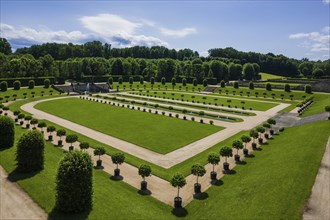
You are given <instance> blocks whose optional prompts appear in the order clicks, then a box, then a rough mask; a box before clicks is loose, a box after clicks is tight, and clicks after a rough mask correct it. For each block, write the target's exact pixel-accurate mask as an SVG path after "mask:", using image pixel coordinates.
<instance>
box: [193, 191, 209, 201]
mask: <svg viewBox="0 0 330 220" xmlns="http://www.w3.org/2000/svg"><path fill="white" fill-rule="evenodd" d="M207 198H209V194H207V193H206V192H202V193H196V194H194V199H198V200H205V199H207Z"/></svg>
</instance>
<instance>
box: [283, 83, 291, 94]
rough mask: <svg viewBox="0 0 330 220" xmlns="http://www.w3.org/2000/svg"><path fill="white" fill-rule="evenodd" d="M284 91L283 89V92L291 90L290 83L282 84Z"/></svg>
mask: <svg viewBox="0 0 330 220" xmlns="http://www.w3.org/2000/svg"><path fill="white" fill-rule="evenodd" d="M284 91H285V92H290V91H291V89H290V85H289V84H285V85H284Z"/></svg>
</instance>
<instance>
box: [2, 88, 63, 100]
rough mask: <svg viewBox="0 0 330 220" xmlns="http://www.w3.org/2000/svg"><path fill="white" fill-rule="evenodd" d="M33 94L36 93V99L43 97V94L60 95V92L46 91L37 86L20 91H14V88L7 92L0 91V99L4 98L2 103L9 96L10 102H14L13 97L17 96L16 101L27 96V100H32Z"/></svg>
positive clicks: (50, 89) (48, 89) (49, 89)
mask: <svg viewBox="0 0 330 220" xmlns="http://www.w3.org/2000/svg"><path fill="white" fill-rule="evenodd" d="M32 92H33V93H34V96H35V97H37V96H41V95H42V94H43V95H45V96H47V95H50V94H51V93H52V94H53V95H55V94H58V92H57V91H55V90H54V89H52V88H47V89H45V88H44V87H42V86H36V87H34V88H33V89H28V88H21V89H20V90H14V89H12V88H9V89H8V90H7V91H6V92H2V91H0V97H2V98H3V100H2V101H5V100H6V98H5V97H6V96H9V98H8V101H11V100H13V99H14V97H13V95H16V99H22V98H24V97H25V96H26V98H31V97H32V96H33V94H32ZM24 93H26V95H24ZM0 102H1V101H0Z"/></svg>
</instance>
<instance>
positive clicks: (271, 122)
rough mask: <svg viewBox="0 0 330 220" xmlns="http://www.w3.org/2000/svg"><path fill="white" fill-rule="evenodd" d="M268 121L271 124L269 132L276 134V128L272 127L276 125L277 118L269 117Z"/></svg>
mask: <svg viewBox="0 0 330 220" xmlns="http://www.w3.org/2000/svg"><path fill="white" fill-rule="evenodd" d="M267 123H268V124H270V130H269V133H270V134H271V135H274V130H273V129H272V125H276V120H275V119H273V118H269V119H268V120H267Z"/></svg>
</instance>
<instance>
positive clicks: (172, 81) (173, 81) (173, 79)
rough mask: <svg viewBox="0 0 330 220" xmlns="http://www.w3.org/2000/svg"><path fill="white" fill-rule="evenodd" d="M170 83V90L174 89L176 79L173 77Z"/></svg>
mask: <svg viewBox="0 0 330 220" xmlns="http://www.w3.org/2000/svg"><path fill="white" fill-rule="evenodd" d="M171 83H172V88H173V89H174V87H175V85H176V79H175V77H173V78H172V80H171Z"/></svg>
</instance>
